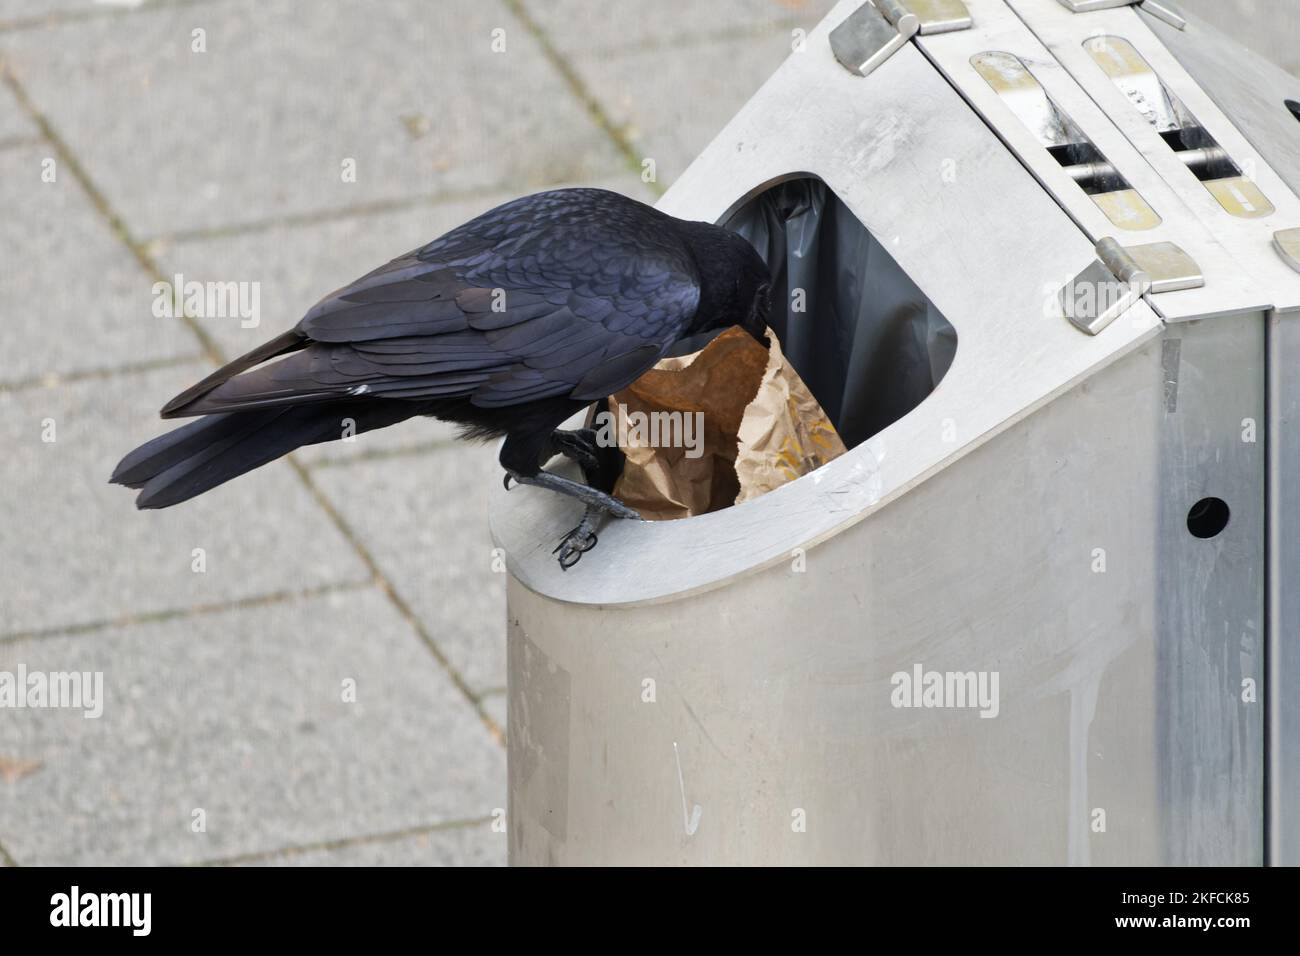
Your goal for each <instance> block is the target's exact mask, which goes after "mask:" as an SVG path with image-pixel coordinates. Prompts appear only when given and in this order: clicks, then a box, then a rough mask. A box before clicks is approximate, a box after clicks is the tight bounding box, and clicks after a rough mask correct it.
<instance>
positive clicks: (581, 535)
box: [551, 518, 600, 571]
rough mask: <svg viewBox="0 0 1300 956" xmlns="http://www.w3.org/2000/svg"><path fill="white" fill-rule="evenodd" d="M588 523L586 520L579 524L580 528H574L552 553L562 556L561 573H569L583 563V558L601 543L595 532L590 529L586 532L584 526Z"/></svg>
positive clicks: (560, 558) (560, 559)
mask: <svg viewBox="0 0 1300 956" xmlns="http://www.w3.org/2000/svg"><path fill="white" fill-rule="evenodd" d="M586 523H587V520H586V519H585V518H584V519H583V521H582V524H579V525H578V527H576V528H574V529H573V530H572V531H570V532H569V533H568V534H566V535H565V536H564V537H563V538H561V539H560V543H559V544H557V545H556V546H555V550H554V551H552V552H551V554H558V555H559V556H560V557H559V561H560V570H561V571H567V570H569V568H571V567H573V566H574V565H575V564H577V563H578V562H579V561H581V560H582V556H583V555H584V554H586V553H587V552H588V551H590V550H591V549H592V548H594V547H595V546H596V544H597V543H598V542H599V541H600V538H599V537H598V536H597V535H596V532H595V531H592V530H591V529H590V528H587V529H585V530H584V528H583V525H585V524H586Z"/></svg>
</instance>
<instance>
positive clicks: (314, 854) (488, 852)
mask: <svg viewBox="0 0 1300 956" xmlns="http://www.w3.org/2000/svg"><path fill="white" fill-rule="evenodd" d="M502 799H504V796H503V798H502ZM503 806H504V804H503ZM242 865H244V866H505V865H506V834H505V833H504V832H493V830H492V828H491V826H490V825H488V824H478V825H474V826H463V827H454V828H450V829H447V830H434V831H432V832H430V833H422V834H419V835H418V836H409V837H402V838H401V839H397V840H372V841H368V842H366V843H358V844H353V845H350V846H344V847H339V848H337V849H329V850H309V851H306V852H303V853H292V854H286V855H283V856H275V857H272V858H270V859H267V860H259V861H257V862H255V863H245V864H242Z"/></svg>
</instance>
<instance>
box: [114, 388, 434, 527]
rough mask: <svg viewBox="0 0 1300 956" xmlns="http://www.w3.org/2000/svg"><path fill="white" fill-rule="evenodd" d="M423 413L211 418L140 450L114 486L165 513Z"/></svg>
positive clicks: (392, 405) (332, 409)
mask: <svg viewBox="0 0 1300 956" xmlns="http://www.w3.org/2000/svg"><path fill="white" fill-rule="evenodd" d="M422 411H423V409H422V407H421V406H420V405H419V404H418V403H415V402H404V401H400V400H396V399H394V400H390V401H380V400H374V399H372V400H370V401H365V402H332V403H329V404H325V405H319V404H318V405H302V406H290V407H287V408H285V407H280V408H268V409H264V410H260V411H249V412H230V413H228V414H224V415H207V416H205V417H203V418H199V419H196V420H195V421H192V422H190V423H189V424H187V425H182V426H181V427H180V428H177V429H175V430H174V431H170V432H168V433H167V434H165V435H160V436H158V437H157V438H155V439H154V440H153V441H150V442H146V443H145V444H143V445H141V446H140V447H139V448H137V449H136V450H135V451H133V452H131V453H130V454H128V455H127V456H126V457H125V458H123V459H122V460H121V461H120V462H119V463H118V466H117V467H116V468H115V469H113V476H112V477H111V478H110V479H109V481H111V482H112V483H114V484H118V485H126V486H127V487H128V488H138V489H139V490H140V494H139V495H138V496H137V497H136V499H135V504H136V507H137V508H167V507H170V506H171V505H175V504H179V503H180V502H182V501H188V500H189V499H190V498H193V497H194V496H195V495H201V494H203V492H205V491H208V490H209V489H212V488H215V487H216V486H217V485H220V484H222V483H223V482H227V481H229V480H230V479H231V478H237V477H238V476H240V475H242V474H244V473H245V472H248V471H252V470H253V469H254V468H257V467H260V466H261V465H265V464H266V463H267V462H271V461H274V460H275V459H277V458H279V457H281V456H282V455H287V454H288V453H289V452H291V451H293V450H294V449H295V448H299V447H301V446H303V445H314V444H316V443H318V442H323V441H332V440H334V439H337V438H342V437H343V436H344V435H346V434H349V433H351V434H359V433H361V432H365V431H370V430H371V429H374V428H383V427H384V426H386V425H392V424H395V423H396V422H400V421H403V420H404V419H407V418H410V417H411V416H412V415H418V414H420V413H421V412H422Z"/></svg>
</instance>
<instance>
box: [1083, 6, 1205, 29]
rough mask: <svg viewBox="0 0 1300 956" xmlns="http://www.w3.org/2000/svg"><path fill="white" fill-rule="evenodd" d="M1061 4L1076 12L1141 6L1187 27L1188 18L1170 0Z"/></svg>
mask: <svg viewBox="0 0 1300 956" xmlns="http://www.w3.org/2000/svg"><path fill="white" fill-rule="evenodd" d="M1057 2H1058V3H1060V4H1061V6H1063V7H1065V8H1066V9H1067V10H1070V11H1073V12H1074V13H1091V12H1092V11H1093V10H1114V9H1115V8H1116V7H1141V8H1142V9H1143V10H1145V11H1146V12H1147V13H1149V14H1151V15H1152V16H1154V17H1159V18H1160V19H1161V20H1163V21H1165V23H1167V24H1169V25H1170V26H1172V27H1176V28H1177V29H1179V30H1186V29H1187V18H1186V17H1184V16H1183V15H1182V13H1181V12H1179V10H1178V8H1177V7H1176V6H1174V5H1173V4H1172V3H1171V2H1170V0H1057Z"/></svg>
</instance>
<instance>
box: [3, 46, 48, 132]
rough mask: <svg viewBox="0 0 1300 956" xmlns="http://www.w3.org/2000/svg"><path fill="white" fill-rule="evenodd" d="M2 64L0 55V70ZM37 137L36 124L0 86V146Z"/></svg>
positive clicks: (11, 95) (11, 94) (4, 88)
mask: <svg viewBox="0 0 1300 956" xmlns="http://www.w3.org/2000/svg"><path fill="white" fill-rule="evenodd" d="M3 64H4V56H3V55H0V68H2V67H3ZM38 135H39V131H38V130H37V128H36V124H35V123H33V122H32V121H31V120H30V119H29V118H28V117H27V116H26V115H25V114H24V113H23V111H22V108H21V107H20V106H19V105H18V100H16V99H15V98H14V95H13V93H11V92H10V91H9V88H8V87H7V86H0V146H4V145H6V144H9V143H12V142H13V141H14V140H20V139H32V138H35V137H36V136H38Z"/></svg>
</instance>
